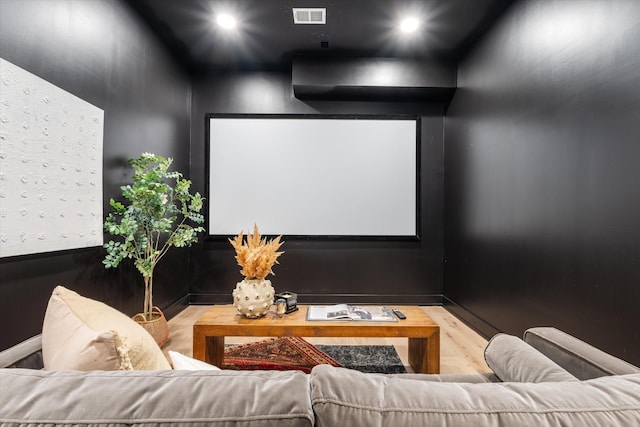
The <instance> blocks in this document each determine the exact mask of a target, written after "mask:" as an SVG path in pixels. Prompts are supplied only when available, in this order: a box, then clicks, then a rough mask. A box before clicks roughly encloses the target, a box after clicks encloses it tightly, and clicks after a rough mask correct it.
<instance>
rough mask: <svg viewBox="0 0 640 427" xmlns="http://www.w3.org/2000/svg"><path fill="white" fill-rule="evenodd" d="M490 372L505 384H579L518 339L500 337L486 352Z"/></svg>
mask: <svg viewBox="0 0 640 427" xmlns="http://www.w3.org/2000/svg"><path fill="white" fill-rule="evenodd" d="M484 358H485V360H486V361H487V365H488V366H489V367H490V368H491V370H492V371H493V372H494V373H495V374H496V375H497V376H498V378H500V379H501V380H502V381H505V382H530V383H543V382H561V381H578V379H577V378H576V377H574V376H573V375H571V374H570V373H569V372H567V371H566V370H564V369H562V368H561V367H560V366H558V365H557V364H556V363H555V362H554V361H553V360H551V359H549V358H548V357H547V356H545V355H544V354H542V353H540V352H539V351H537V350H536V349H535V348H533V347H532V346H530V345H529V344H527V343H526V342H524V341H522V340H521V339H520V338H518V337H514V336H513V335H507V334H497V335H495V336H494V337H493V338H491V341H489V344H487V347H486V348H485V350H484Z"/></svg>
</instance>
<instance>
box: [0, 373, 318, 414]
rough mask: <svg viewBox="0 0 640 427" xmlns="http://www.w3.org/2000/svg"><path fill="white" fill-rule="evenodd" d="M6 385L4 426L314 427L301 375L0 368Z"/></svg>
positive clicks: (0, 402) (1, 406)
mask: <svg viewBox="0 0 640 427" xmlns="http://www.w3.org/2000/svg"><path fill="white" fill-rule="evenodd" d="M0 384H2V399H0V425H5V424H4V423H7V424H10V423H15V424H21V425H36V424H41V425H45V424H46V425H47V426H77V425H103V426H109V427H117V426H131V425H149V426H150V425H155V426H194V427H203V426H232V425H240V426H243V427H254V426H255V427H260V426H283V427H298V426H300V427H303V426H304V427H309V426H313V422H314V415H313V410H312V408H311V401H310V400H309V379H308V375H305V374H303V373H302V372H297V371H251V372H248V371H225V370H221V371H91V372H79V371H35V370H29V369H0ZM5 390H11V392H8V393H5Z"/></svg>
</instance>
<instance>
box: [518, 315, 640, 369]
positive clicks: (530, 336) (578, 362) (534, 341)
mask: <svg viewBox="0 0 640 427" xmlns="http://www.w3.org/2000/svg"><path fill="white" fill-rule="evenodd" d="M523 338H524V340H525V341H526V342H527V343H529V344H530V345H531V346H533V347H535V348H536V349H537V350H538V351H539V352H541V353H542V354H544V355H546V356H547V357H549V358H550V359H552V360H553V361H555V362H556V363H557V364H558V365H560V366H562V367H563V368H564V369H566V370H567V371H568V372H570V373H571V374H572V375H574V376H575V377H577V378H579V379H581V380H587V379H591V378H597V377H602V376H604V375H625V374H635V373H640V368H638V367H636V366H633V365H632V364H630V363H627V362H625V361H624V360H622V359H618V358H617V357H615V356H612V355H610V354H608V353H605V352H604V351H602V350H599V349H597V348H595V347H593V346H591V345H589V344H587V343H586V342H584V341H582V340H580V339H578V338H576V337H574V336H571V335H569V334H567V333H565V332H563V331H560V330H558V329H556V328H550V327H538V328H531V329H527V330H526V331H525V333H524V337H523Z"/></svg>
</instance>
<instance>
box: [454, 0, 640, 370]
mask: <svg viewBox="0 0 640 427" xmlns="http://www.w3.org/2000/svg"><path fill="white" fill-rule="evenodd" d="M638 70H640V2H638V1H636V0H626V1H625V0H602V1H595V0H592V1H565V0H556V1H552V0H531V1H521V2H518V3H516V4H515V5H514V6H512V7H511V8H510V9H509V10H508V11H507V12H506V14H505V15H503V17H502V19H501V21H500V22H499V23H498V24H497V25H495V26H494V27H493V28H492V29H491V31H490V32H489V34H488V35H487V37H485V38H484V39H483V40H482V41H481V43H480V44H479V45H478V46H476V48H475V50H474V51H473V52H472V53H471V54H470V56H469V57H468V58H467V60H466V61H465V62H464V63H463V64H462V66H461V67H460V68H459V73H458V90H457V93H456V95H455V97H454V99H453V102H452V104H451V106H450V108H449V110H448V113H447V116H446V119H445V171H446V174H445V196H446V197H445V258H446V261H445V273H444V274H445V275H444V283H445V295H446V297H448V298H449V299H451V300H453V301H454V302H455V303H456V304H457V305H452V309H454V310H455V311H456V312H457V313H459V314H461V315H462V316H464V317H465V318H467V319H468V320H469V321H471V322H472V323H473V324H474V325H475V326H476V327H478V328H479V329H480V330H481V331H483V332H485V333H487V334H490V333H492V332H494V331H496V330H502V331H506V332H509V333H514V334H518V335H520V334H521V333H522V332H523V330H524V329H525V328H528V327H532V326H540V325H550V326H555V327H558V328H561V329H564V330H566V331H567V332H569V333H573V334H576V335H577V336H579V337H581V338H583V339H586V340H587V341H589V342H591V343H592V344H594V345H596V346H598V347H601V348H603V349H605V350H609V351H611V352H613V353H614V354H616V355H618V356H620V357H622V358H624V359H627V360H629V361H630V362H633V363H635V364H639V363H640V333H639V332H638V325H640V310H639V309H638V307H639V301H640V285H639V283H640V225H639V223H638V218H640V185H639V184H640V168H639V166H640V72H639V71H638ZM467 310H468V311H467ZM469 311H470V313H469Z"/></svg>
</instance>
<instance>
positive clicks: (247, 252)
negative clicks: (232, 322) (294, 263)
mask: <svg viewBox="0 0 640 427" xmlns="http://www.w3.org/2000/svg"><path fill="white" fill-rule="evenodd" d="M229 243H231V246H233V248H234V249H235V250H236V257H235V258H236V261H238V265H239V266H240V267H242V270H240V273H241V274H242V275H243V276H244V277H245V278H244V280H243V281H242V282H238V283H237V284H236V288H235V289H234V291H233V303H234V305H235V306H236V308H237V309H238V311H239V312H240V314H242V315H244V316H247V317H251V318H255V317H262V316H264V315H265V314H266V313H267V311H268V310H269V307H271V304H272V303H273V295H274V293H275V291H274V289H273V286H271V281H270V280H266V279H265V278H266V277H267V275H269V274H275V273H274V272H273V270H272V268H273V266H274V265H275V264H278V257H279V256H280V255H282V254H283V253H284V252H278V249H280V247H281V246H282V244H283V243H284V242H283V241H282V236H278V237H276V238H274V239H271V240H267V239H266V238H263V237H262V236H260V231H259V230H258V226H257V225H254V226H253V234H249V235H247V236H246V241H245V236H244V233H243V232H242V231H241V232H240V233H239V234H238V235H237V236H236V237H234V238H233V239H229Z"/></svg>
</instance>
